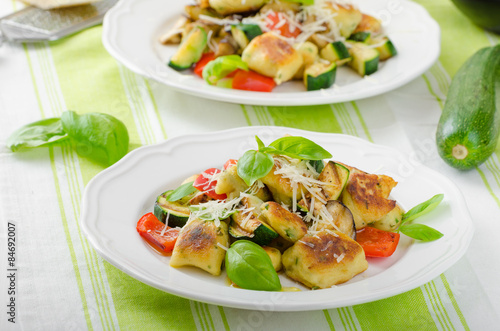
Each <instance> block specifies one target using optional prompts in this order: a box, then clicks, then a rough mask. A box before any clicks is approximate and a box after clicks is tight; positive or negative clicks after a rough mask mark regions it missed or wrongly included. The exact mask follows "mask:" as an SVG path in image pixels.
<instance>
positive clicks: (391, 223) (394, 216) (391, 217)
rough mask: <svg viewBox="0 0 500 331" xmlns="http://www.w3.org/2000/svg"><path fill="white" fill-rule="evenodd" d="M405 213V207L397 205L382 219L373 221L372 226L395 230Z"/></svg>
mask: <svg viewBox="0 0 500 331" xmlns="http://www.w3.org/2000/svg"><path fill="white" fill-rule="evenodd" d="M404 214H405V211H404V210H403V208H401V206H400V205H396V207H394V209H393V210H391V211H390V212H389V213H388V214H386V215H385V216H384V217H382V218H381V219H380V220H378V221H375V222H373V223H371V224H370V226H373V227H374V228H377V229H379V230H384V231H395V230H396V229H397V228H398V226H399V224H400V223H401V220H402V219H403V215H404Z"/></svg>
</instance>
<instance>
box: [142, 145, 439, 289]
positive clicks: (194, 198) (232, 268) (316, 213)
mask: <svg viewBox="0 0 500 331" xmlns="http://www.w3.org/2000/svg"><path fill="white" fill-rule="evenodd" d="M256 140H257V144H258V149H257V150H249V151H246V152H245V153H244V154H243V155H242V156H241V157H240V158H239V159H238V160H235V159H231V160H228V161H227V162H226V163H225V164H224V166H223V167H222V168H221V169H219V168H209V169H207V170H205V171H203V172H201V173H199V174H195V175H192V176H190V177H189V178H187V179H186V180H184V181H183V182H182V183H181V185H180V186H178V187H177V188H175V189H169V190H167V191H165V192H164V193H162V194H160V195H159V196H158V198H157V199H156V202H155V205H154V214H152V213H148V214H147V215H145V216H143V217H142V218H141V220H140V221H139V223H138V225H137V229H138V231H139V233H140V234H141V236H142V237H143V238H145V239H146V240H147V241H150V243H151V244H152V245H156V246H158V245H157V243H158V242H160V243H161V242H162V240H161V236H162V235H163V234H165V233H167V232H168V233H170V232H172V233H173V231H176V232H175V235H174V236H172V237H175V238H170V239H169V243H170V244H169V250H170V251H172V256H171V258H170V266H172V267H184V266H194V267H197V268H200V269H202V270H205V271H207V272H208V273H210V274H212V275H214V276H218V275H220V274H221V272H222V270H223V269H224V268H225V270H226V272H227V275H228V277H229V279H230V280H231V281H232V283H233V284H234V285H235V286H238V287H241V288H244V289H251V290H262V291H277V290H280V289H281V285H280V284H281V283H280V280H279V275H278V272H280V273H283V274H284V275H286V276H288V277H289V278H291V279H292V280H295V281H298V282H300V283H302V284H303V285H305V286H307V287H309V288H311V289H320V288H328V287H332V286H334V285H337V284H341V283H344V282H346V281H348V280H350V279H351V278H352V277H354V276H356V275H357V274H359V273H362V272H363V271H365V270H366V269H367V268H368V261H367V259H366V258H367V257H388V256H391V255H392V254H393V253H394V251H395V250H396V248H397V245H398V242H399V237H400V234H399V233H397V232H398V231H401V232H402V233H404V234H407V235H409V236H412V237H413V238H416V239H419V240H424V241H431V240H435V239H438V238H440V237H441V236H442V234H441V233H440V232H439V231H437V230H434V229H432V228H430V227H427V226H425V225H423V224H409V222H410V221H413V220H414V219H415V218H417V217H419V216H421V215H423V214H425V213H427V212H429V211H430V210H432V209H434V208H435V207H436V206H437V205H438V204H439V203H440V201H441V200H442V199H443V197H442V195H436V196H434V197H433V198H431V199H430V200H428V201H426V202H424V203H422V204H420V205H418V206H416V207H414V208H412V209H410V210H409V211H408V212H406V213H405V212H404V210H403V208H402V207H401V206H400V205H398V204H397V203H396V200H394V199H392V198H391V197H390V194H391V191H392V189H393V188H394V187H395V186H396V184H397V183H396V181H394V179H392V178H391V177H389V176H386V175H376V174H369V173H366V172H364V171H361V170H359V169H357V168H354V167H352V166H348V165H346V164H344V163H341V162H338V161H337V162H335V161H328V159H330V158H331V157H332V155H331V154H330V153H329V152H328V151H326V150H325V149H323V148H322V147H321V146H319V145H317V144H316V143H314V142H312V141H311V140H308V139H306V138H303V137H293V136H285V137H282V138H279V139H277V140H275V141H273V142H272V143H271V144H270V145H269V146H265V145H264V143H263V142H262V141H261V140H260V139H259V138H258V137H256ZM153 218H154V219H153ZM144 219H148V220H149V221H150V222H152V223H154V227H153V226H151V230H150V231H148V230H149V228H148V227H145V226H143V223H144V221H143V220H144ZM160 221H161V222H160ZM172 241H173V242H175V246H174V245H173V244H172ZM161 250H162V251H164V252H167V251H169V250H167V249H161Z"/></svg>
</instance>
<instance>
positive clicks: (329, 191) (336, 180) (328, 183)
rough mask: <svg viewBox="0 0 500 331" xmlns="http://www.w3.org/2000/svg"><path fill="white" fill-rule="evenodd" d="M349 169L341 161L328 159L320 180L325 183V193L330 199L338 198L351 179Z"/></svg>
mask: <svg viewBox="0 0 500 331" xmlns="http://www.w3.org/2000/svg"><path fill="white" fill-rule="evenodd" d="M349 173H350V171H349V169H347V168H346V167H345V166H343V165H342V164H340V163H335V162H333V161H328V163H327V164H326V166H325V167H324V168H323V171H321V173H320V174H319V177H318V180H320V181H322V182H324V183H325V185H324V186H323V193H324V195H325V197H326V198H327V199H328V200H337V199H338V198H339V197H340V194H341V193H342V191H343V190H344V187H345V186H346V185H347V181H348V180H349Z"/></svg>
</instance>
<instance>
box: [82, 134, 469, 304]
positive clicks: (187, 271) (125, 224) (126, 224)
mask: <svg viewBox="0 0 500 331" xmlns="http://www.w3.org/2000/svg"><path fill="white" fill-rule="evenodd" d="M284 134H291V135H300V136H304V137H307V138H309V139H311V140H313V141H315V142H316V143H318V144H320V145H321V146H323V147H324V148H326V149H327V150H328V151H330V152H331V153H332V154H333V155H334V159H336V160H341V161H343V162H345V163H347V164H349V165H352V166H355V167H358V168H360V169H362V170H365V171H368V172H374V173H379V174H387V175H390V176H392V177H393V178H394V179H395V180H397V181H398V185H397V186H396V188H394V190H393V192H392V196H393V197H394V199H396V200H397V201H398V202H399V203H400V204H401V205H402V207H403V208H405V209H406V210H408V209H409V208H411V207H413V206H415V205H416V204H418V203H420V202H423V201H425V200H427V199H428V198H430V197H432V196H433V195H435V194H438V193H444V200H443V202H442V203H441V204H440V205H439V206H438V207H437V209H436V210H434V211H433V212H432V213H429V214H427V215H425V216H423V217H421V219H419V222H425V224H427V225H429V226H432V227H434V228H436V229H438V230H439V231H441V232H442V233H444V237H442V238H441V239H439V240H437V241H434V242H431V243H421V242H414V241H413V240H411V239H409V238H408V237H405V236H402V237H401V241H400V245H399V246H398V249H397V250H396V252H395V254H394V255H393V256H391V257H389V258H382V259H369V267H368V270H366V271H365V272H364V273H362V274H360V275H358V276H356V277H354V278H353V279H351V280H350V281H349V282H347V283H345V284H342V285H338V286H336V287H334V288H331V289H323V290H317V291H310V290H306V289H304V288H303V287H301V286H300V285H298V284H297V283H295V282H293V281H291V280H289V279H287V278H286V276H284V275H281V276H280V277H281V279H282V284H283V286H296V287H299V288H303V289H304V290H303V291H301V292H259V291H250V290H243V289H237V288H232V287H229V286H228V283H227V280H226V276H225V274H223V275H222V276H220V277H214V276H211V275H209V274H208V273H206V272H204V271H200V270H197V269H195V268H191V267H186V268H179V269H175V268H171V267H170V266H169V264H168V262H169V257H164V256H160V255H158V254H156V253H154V252H153V251H152V249H151V248H150V247H149V246H148V245H146V244H145V243H144V241H143V240H142V239H141V237H140V236H139V235H138V234H137V232H136V230H135V226H136V223H137V221H138V220H139V218H140V217H141V216H142V215H143V214H145V213H147V212H150V211H152V209H153V204H154V201H155V199H156V197H157V195H159V194H161V193H162V192H164V191H166V190H167V189H171V188H175V187H177V186H178V185H179V184H180V182H181V181H182V180H183V179H184V178H187V177H188V176H190V175H192V174H194V173H198V172H200V171H202V170H204V169H207V168H209V167H221V166H222V164H223V163H224V162H225V161H226V160H227V159H229V158H239V157H240V156H241V155H242V154H243V152H244V151H245V150H247V149H250V148H253V149H255V148H256V143H255V139H254V136H255V135H258V136H259V137H260V138H262V139H263V140H264V142H265V143H266V144H268V143H270V142H271V141H273V140H274V139H276V138H279V137H281V136H283V135H284ZM81 222H82V227H83V231H84V233H85V234H86V236H87V238H88V240H89V241H90V242H91V244H92V245H93V246H94V248H95V249H96V250H97V251H98V252H99V253H100V254H101V255H102V256H103V257H104V258H105V259H106V260H107V261H109V262H110V263H111V264H113V265H114V266H116V267H117V268H119V269H120V270H122V271H124V272H125V273H127V274H129V275H130V276H132V277H134V278H136V279H138V280H140V281H141V282H143V283H146V284H148V285H150V286H153V287H155V288H158V289H160V290H163V291H165V292H169V293H173V294H176V295H179V296H182V297H185V298H190V299H193V300H198V301H203V302H207V303H213V304H219V305H223V306H229V307H237V308H246V309H260V310H275V311H299V310H314V309H324V308H333V307H342V306H350V305H354V304H359V303H364V302H369V301H373V300H378V299H382V298H386V297H389V296H392V295H396V294H399V293H402V292H405V291H408V290H411V289H413V288H415V287H418V286H420V285H422V284H424V283H426V282H428V281H430V280H432V279H433V278H435V277H437V276H438V275H440V274H441V273H442V272H444V271H445V270H446V269H447V268H449V267H450V266H451V265H452V264H453V263H455V262H456V261H457V260H458V259H459V258H460V257H461V256H462V255H463V254H464V253H465V251H466V249H467V247H468V245H469V242H470V240H471V238H472V234H473V226H472V222H471V219H470V216H469V212H468V210H467V208H466V204H465V201H464V199H463V197H462V196H461V193H460V192H459V190H458V189H457V187H456V186H455V185H454V184H453V183H452V182H451V181H450V180H448V179H447V178H445V177H444V176H442V175H441V174H439V173H437V172H435V171H433V170H431V169H429V168H426V167H425V166H423V165H420V164H415V163H413V162H412V161H411V159H409V158H408V157H406V156H405V155H403V154H401V153H399V152H397V151H395V150H392V149H389V148H387V147H384V146H378V145H374V144H371V143H368V142H366V141H364V140H362V139H359V138H355V137H352V136H347V135H340V134H323V133H313V132H308V131H301V130H296V129H290V128H281V127H246V128H238V129H232V130H227V131H219V132H213V133H205V134H198V135H187V136H182V137H177V138H172V139H169V140H167V141H166V142H164V143H161V144H158V145H153V146H147V147H142V148H139V149H137V150H134V151H133V152H131V153H130V154H128V155H127V156H125V157H124V158H123V159H122V160H121V161H119V162H118V163H117V164H115V165H113V166H112V167H110V168H108V169H106V170H104V171H103V172H101V173H100V174H98V175H97V176H96V177H95V178H94V179H93V180H92V181H91V182H90V183H89V184H88V186H87V188H86V191H85V194H84V199H83V208H82V215H81Z"/></svg>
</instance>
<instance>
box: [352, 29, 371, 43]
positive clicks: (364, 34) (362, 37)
mask: <svg viewBox="0 0 500 331" xmlns="http://www.w3.org/2000/svg"><path fill="white" fill-rule="evenodd" d="M371 36H372V34H371V32H369V31H359V32H354V33H353V34H352V35H351V36H350V37H349V40H352V41H359V42H362V43H367V44H368V43H370V41H371Z"/></svg>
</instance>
